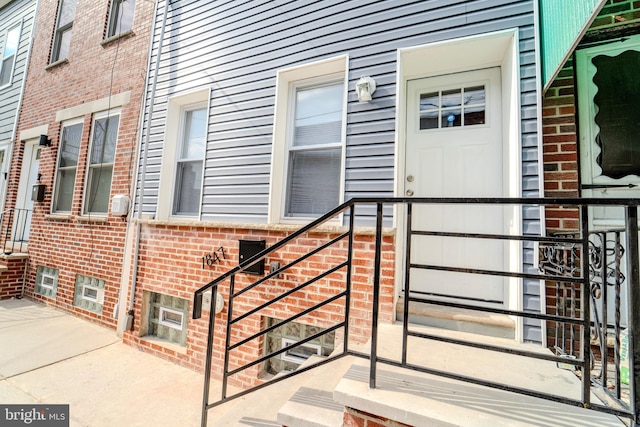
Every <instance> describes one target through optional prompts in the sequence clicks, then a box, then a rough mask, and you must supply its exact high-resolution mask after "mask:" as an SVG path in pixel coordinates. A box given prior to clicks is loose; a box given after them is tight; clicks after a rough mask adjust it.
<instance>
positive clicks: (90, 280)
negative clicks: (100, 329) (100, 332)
mask: <svg viewBox="0 0 640 427" xmlns="http://www.w3.org/2000/svg"><path fill="white" fill-rule="evenodd" d="M104 289H105V281H104V280H102V279H98V278H96V277H89V276H85V275H84V274H78V275H76V284H75V290H74V294H73V305H74V306H76V307H80V308H83V309H85V310H89V311H93V312H94V313H98V314H102V306H103V305H104Z"/></svg>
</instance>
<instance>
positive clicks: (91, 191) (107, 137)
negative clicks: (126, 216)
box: [83, 114, 120, 214]
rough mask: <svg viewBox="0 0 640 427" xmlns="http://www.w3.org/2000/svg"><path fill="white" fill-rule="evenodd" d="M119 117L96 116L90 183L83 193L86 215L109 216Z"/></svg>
mask: <svg viewBox="0 0 640 427" xmlns="http://www.w3.org/2000/svg"><path fill="white" fill-rule="evenodd" d="M119 122H120V116H119V115H117V114H116V115H111V116H105V115H101V116H97V117H95V118H94V120H93V135H92V138H91V146H90V147H89V162H88V163H89V164H88V165H87V183H86V189H85V193H84V208H83V213H85V214H93V213H97V214H106V213H108V211H109V197H110V195H111V179H112V177H113V162H114V159H115V154H116V141H117V139H118V124H119Z"/></svg>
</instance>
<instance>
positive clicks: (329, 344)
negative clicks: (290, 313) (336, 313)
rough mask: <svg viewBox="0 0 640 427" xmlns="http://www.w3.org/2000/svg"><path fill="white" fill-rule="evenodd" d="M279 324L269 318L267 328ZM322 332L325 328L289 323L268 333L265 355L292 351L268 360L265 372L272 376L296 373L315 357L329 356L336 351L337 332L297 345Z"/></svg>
mask: <svg viewBox="0 0 640 427" xmlns="http://www.w3.org/2000/svg"><path fill="white" fill-rule="evenodd" d="M279 322H280V320H279V319H274V318H267V319H266V327H271V326H273V325H275V324H277V323H279ZM322 331H324V328H321V327H319V326H312V325H305V324H302V323H296V322H289V323H287V324H285V325H283V326H281V327H279V328H276V329H274V330H273V331H271V332H269V333H267V340H266V349H265V354H269V353H272V352H274V351H278V350H280V349H282V348H285V347H291V349H290V350H287V351H285V352H284V353H280V354H279V355H278V356H274V357H272V358H270V359H269V360H267V362H266V364H265V370H266V371H267V372H268V373H270V374H276V373H278V372H281V371H294V370H296V369H298V367H300V365H301V364H303V363H304V362H305V361H306V360H307V359H308V358H309V357H311V356H313V355H318V356H325V357H326V356H329V355H330V354H331V353H332V352H333V349H334V341H335V335H336V334H335V331H332V332H329V333H326V334H324V335H321V336H320V337H319V338H317V339H315V340H311V341H309V342H306V343H304V344H301V345H296V343H297V342H298V341H300V340H303V339H305V338H307V337H310V336H313V335H316V334H318V333H320V332H322Z"/></svg>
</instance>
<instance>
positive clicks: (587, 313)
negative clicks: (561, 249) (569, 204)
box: [580, 205, 591, 408]
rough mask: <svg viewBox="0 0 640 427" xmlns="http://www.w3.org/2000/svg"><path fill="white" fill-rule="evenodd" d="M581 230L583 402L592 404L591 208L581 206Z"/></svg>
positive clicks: (588, 405)
mask: <svg viewBox="0 0 640 427" xmlns="http://www.w3.org/2000/svg"><path fill="white" fill-rule="evenodd" d="M580 222H581V224H580V231H581V235H580V237H581V240H582V248H581V250H582V289H581V292H580V298H581V300H582V301H581V310H582V340H581V341H582V350H581V352H582V360H584V365H583V366H582V404H583V405H584V407H585V408H589V407H590V406H591V331H590V328H591V283H590V280H589V209H588V207H587V206H586V205H582V206H581V207H580Z"/></svg>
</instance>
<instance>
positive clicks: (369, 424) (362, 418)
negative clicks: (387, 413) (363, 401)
mask: <svg viewBox="0 0 640 427" xmlns="http://www.w3.org/2000/svg"><path fill="white" fill-rule="evenodd" d="M343 426H344V427H412V426H410V425H409V424H403V423H400V422H398V421H394V420H389V419H387V418H382V417H378V416H377V415H373V414H369V413H366V412H362V411H358V410H357V409H353V408H345V409H344V418H343Z"/></svg>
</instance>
